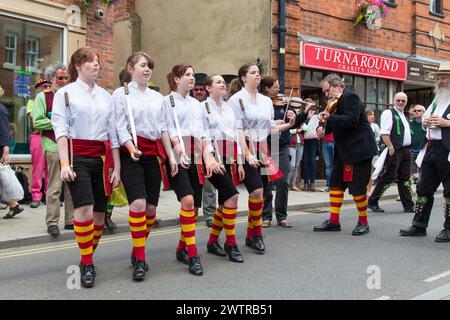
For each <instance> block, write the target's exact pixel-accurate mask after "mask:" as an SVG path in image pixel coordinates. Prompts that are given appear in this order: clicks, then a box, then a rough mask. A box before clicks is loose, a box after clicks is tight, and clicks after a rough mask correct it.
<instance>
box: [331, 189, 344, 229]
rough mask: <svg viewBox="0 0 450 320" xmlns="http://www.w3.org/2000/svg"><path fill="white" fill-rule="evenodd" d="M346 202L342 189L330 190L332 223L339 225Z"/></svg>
mask: <svg viewBox="0 0 450 320" xmlns="http://www.w3.org/2000/svg"><path fill="white" fill-rule="evenodd" d="M343 202H344V191H343V190H341V189H335V188H332V189H330V220H329V222H330V223H339V213H340V212H341V207H342V203H343Z"/></svg>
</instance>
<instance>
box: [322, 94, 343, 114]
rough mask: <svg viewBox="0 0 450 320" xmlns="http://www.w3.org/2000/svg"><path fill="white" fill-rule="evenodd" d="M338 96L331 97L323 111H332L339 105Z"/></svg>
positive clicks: (330, 112)
mask: <svg viewBox="0 0 450 320" xmlns="http://www.w3.org/2000/svg"><path fill="white" fill-rule="evenodd" d="M339 98H340V97H334V98H333V99H331V100H330V101H329V102H328V104H327V106H326V107H325V112H328V113H329V114H332V113H334V112H335V111H336V109H337V107H338V105H339Z"/></svg>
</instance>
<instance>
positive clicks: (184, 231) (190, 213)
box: [178, 208, 198, 257]
mask: <svg viewBox="0 0 450 320" xmlns="http://www.w3.org/2000/svg"><path fill="white" fill-rule="evenodd" d="M180 223H181V235H182V236H183V238H184V241H185V243H186V250H187V253H188V256H189V257H196V256H198V253H197V247H196V245H195V213H194V209H192V210H186V209H183V208H181V209H180ZM180 242H181V238H180ZM178 247H179V246H178Z"/></svg>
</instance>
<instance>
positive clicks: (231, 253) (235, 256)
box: [224, 243, 244, 263]
mask: <svg viewBox="0 0 450 320" xmlns="http://www.w3.org/2000/svg"><path fill="white" fill-rule="evenodd" d="M224 249H225V252H226V253H227V254H228V258H229V259H230V260H231V261H233V262H239V263H242V262H244V258H243V257H242V255H241V252H240V251H239V248H238V247H237V246H234V247H228V246H227V244H226V243H225V245H224Z"/></svg>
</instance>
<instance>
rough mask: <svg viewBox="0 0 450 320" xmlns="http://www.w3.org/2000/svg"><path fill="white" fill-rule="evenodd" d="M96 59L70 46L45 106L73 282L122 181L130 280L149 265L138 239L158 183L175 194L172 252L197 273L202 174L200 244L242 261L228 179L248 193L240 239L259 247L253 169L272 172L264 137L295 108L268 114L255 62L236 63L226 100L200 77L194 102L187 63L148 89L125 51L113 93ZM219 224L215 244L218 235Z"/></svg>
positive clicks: (84, 276) (214, 79)
mask: <svg viewBox="0 0 450 320" xmlns="http://www.w3.org/2000/svg"><path fill="white" fill-rule="evenodd" d="M99 66H100V61H99V56H98V54H97V52H96V50H95V49H92V48H81V49H78V50H77V51H76V52H75V53H74V54H73V56H72V58H71V61H70V66H69V72H70V84H68V85H66V86H65V87H63V88H62V89H60V90H59V91H58V92H57V93H56V95H55V100H54V104H53V114H52V125H53V128H54V130H55V134H56V139H57V143H58V148H59V155H60V161H61V178H62V179H63V180H64V181H67V182H68V184H69V188H70V192H71V195H72V199H73V204H74V208H75V214H74V227H75V236H76V240H77V242H78V245H79V249H80V253H81V262H80V269H81V284H82V285H83V286H84V287H92V286H93V285H94V283H95V274H96V270H95V268H94V263H93V253H94V250H95V247H96V245H97V244H98V242H99V240H100V237H101V231H100V228H102V226H103V221H104V215H105V209H106V202H107V197H108V196H109V195H110V193H111V190H112V188H114V187H116V186H118V184H119V183H120V182H121V181H122V183H123V185H124V188H125V192H126V194H127V197H128V201H129V205H130V207H129V209H130V211H129V225H130V231H131V236H132V242H133V250H132V253H131V262H132V264H133V265H134V269H133V274H132V277H133V279H134V280H143V279H144V278H145V274H146V272H147V271H148V265H147V263H146V257H145V246H146V240H147V237H148V235H149V233H150V231H151V228H152V226H153V224H154V222H155V218H156V208H157V206H158V199H159V194H160V190H161V183H164V184H165V185H166V186H167V185H168V184H170V185H171V187H172V188H173V190H174V191H175V193H176V195H177V199H178V201H179V202H180V224H181V235H180V239H179V242H178V248H177V250H176V259H177V260H178V261H180V262H182V263H185V264H187V265H188V266H189V272H190V273H191V274H193V275H197V276H200V275H202V274H203V268H202V265H201V262H200V259H199V256H198V252H197V246H196V242H195V222H196V213H197V210H198V208H199V207H200V206H201V203H202V201H201V200H202V199H201V197H202V184H203V183H204V181H205V179H208V180H209V181H210V182H211V183H212V184H213V185H214V187H215V188H216V189H217V190H218V202H219V206H218V208H217V210H216V212H215V215H214V220H213V225H212V228H211V231H210V237H209V240H208V244H207V251H208V252H210V253H212V254H215V255H218V256H223V257H226V256H228V258H229V259H230V260H231V261H233V262H238V263H239V262H243V261H244V259H243V257H242V255H241V253H240V251H239V247H238V242H237V240H236V236H235V220H236V211H237V203H238V197H239V192H238V191H237V189H236V184H238V183H243V184H244V185H245V187H246V188H247V190H248V193H249V196H248V210H249V215H248V225H247V235H246V240H245V244H246V245H247V246H249V247H250V248H252V249H253V250H254V251H255V252H256V253H260V254H262V253H264V251H265V246H264V241H263V237H262V231H261V225H262V208H263V183H262V179H261V167H268V170H267V171H269V175H270V176H271V177H275V178H276V177H278V176H279V175H277V174H276V173H273V172H271V171H270V170H269V168H270V167H272V165H273V160H272V159H271V158H270V155H269V154H268V151H267V150H268V147H267V143H266V138H267V136H268V135H269V134H270V130H271V129H272V130H273V129H278V130H280V131H282V130H287V129H289V127H290V126H292V124H293V122H294V120H295V116H293V114H289V115H288V120H287V121H288V123H280V122H275V121H274V120H273V105H272V101H271V99H269V98H268V97H266V96H264V95H262V94H260V93H258V86H259V84H260V80H261V79H260V73H259V69H258V67H257V66H256V65H255V64H245V65H243V66H242V67H241V68H240V69H239V72H238V78H237V79H236V82H235V83H234V88H235V89H234V91H235V92H232V93H231V94H230V96H229V99H227V101H226V100H225V98H226V94H227V88H226V84H225V81H224V79H223V78H222V76H220V75H211V76H209V77H208V79H207V82H206V89H207V91H208V93H209V97H208V98H207V100H206V101H204V102H202V103H200V102H199V101H197V100H196V99H194V98H193V97H191V96H190V95H189V92H190V91H191V90H192V89H193V87H194V85H195V78H194V72H195V71H194V68H193V67H192V66H191V65H189V64H178V65H176V66H174V67H173V68H172V71H171V72H170V73H169V74H168V75H167V81H168V83H169V86H170V90H171V92H170V94H169V95H167V96H162V95H161V94H160V93H158V92H156V91H154V90H151V89H149V88H148V86H147V84H148V82H149V80H150V78H151V76H152V71H153V68H154V61H153V60H152V58H151V57H150V56H149V55H148V54H146V53H144V52H137V53H133V54H132V55H131V56H130V57H129V58H128V60H127V62H126V66H125V70H126V72H128V76H129V79H130V82H129V83H126V84H125V85H124V86H122V87H120V88H118V89H116V90H115V91H114V93H113V95H112V97H111V95H109V93H108V92H107V91H106V90H104V89H102V88H101V87H99V86H98V85H97V84H96V80H97V77H98V74H99ZM272 169H273V168H272ZM223 229H225V235H226V242H225V244H224V247H223V248H222V247H221V246H220V244H219V242H218V238H219V236H220V234H221V232H222V230H223Z"/></svg>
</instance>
